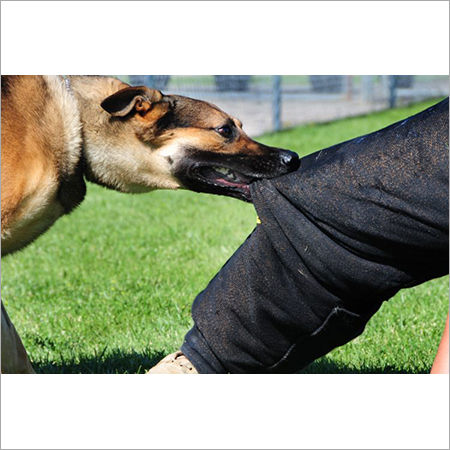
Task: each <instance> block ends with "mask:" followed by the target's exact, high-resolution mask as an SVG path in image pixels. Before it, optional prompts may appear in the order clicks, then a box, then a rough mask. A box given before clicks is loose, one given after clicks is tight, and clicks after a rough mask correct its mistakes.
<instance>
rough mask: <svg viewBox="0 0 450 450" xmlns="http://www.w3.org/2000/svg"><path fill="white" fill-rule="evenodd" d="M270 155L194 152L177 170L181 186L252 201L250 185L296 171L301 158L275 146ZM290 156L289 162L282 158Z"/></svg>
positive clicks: (176, 174)
mask: <svg viewBox="0 0 450 450" xmlns="http://www.w3.org/2000/svg"><path fill="white" fill-rule="evenodd" d="M270 156H271V157H265V158H264V157H260V156H258V157H253V156H248V155H233V156H224V155H221V154H218V153H217V154H214V153H212V152H208V153H207V152H196V153H194V152H192V153H191V154H190V155H189V157H186V158H184V159H183V160H182V161H181V163H179V164H178V165H177V167H176V168H175V170H174V176H175V177H176V178H177V179H178V180H179V181H180V182H181V184H182V186H183V187H184V188H186V189H190V190H191V191H195V192H205V193H208V194H217V195H226V196H228V197H235V198H238V199H240V200H244V201H246V202H251V201H252V195H251V192H250V185H251V184H252V183H253V182H255V181H257V180H262V179H266V178H267V179H268V178H274V177H277V176H280V175H284V174H286V173H288V172H291V171H292V170H296V169H297V168H298V165H299V158H298V156H297V155H296V154H294V153H292V152H290V151H288V150H281V149H275V151H274V152H273V155H270ZM283 157H285V158H286V157H289V161H288V162H287V163H286V161H283Z"/></svg>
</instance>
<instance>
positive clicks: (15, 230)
mask: <svg viewBox="0 0 450 450" xmlns="http://www.w3.org/2000/svg"><path fill="white" fill-rule="evenodd" d="M1 89H2V132H1V139H2V166H1V204H2V206H1V220H2V228H1V238H2V256H5V255H8V254H11V253H14V252H16V251H18V250H20V249H22V248H24V247H25V246H26V245H28V244H29V243H31V242H32V241H33V240H34V239H36V238H37V237H38V236H39V235H41V234H42V233H44V232H45V231H46V230H47V229H49V228H50V227H51V225H52V224H53V223H54V222H55V221H56V220H57V219H58V218H59V217H61V216H62V215H64V214H68V213H70V212H71V211H72V210H73V209H74V208H76V207H77V206H78V205H79V204H80V203H81V202H82V200H83V198H84V196H85V193H86V183H85V180H88V181H91V182H93V183H97V184H100V185H102V186H105V187H107V188H110V189H114V190H117V191H120V192H129V193H141V192H149V191H152V190H155V189H190V190H192V191H196V192H205V193H212V194H220V195H226V196H231V197H235V198H238V199H241V200H244V201H248V202H250V201H251V194H250V189H249V185H250V183H251V182H253V181H255V180H258V179H261V178H272V177H276V176H279V175H283V174H285V173H288V172H291V171H293V170H296V169H297V168H298V166H299V158H298V156H297V154H296V153H293V152H291V151H289V150H283V149H279V148H274V147H268V146H266V145H263V144H260V143H257V142H255V141H254V140H252V139H250V138H249V137H248V136H247V135H246V134H245V132H244V131H243V129H242V123H241V122H240V121H239V120H238V119H236V118H234V117H231V116H230V115H228V114H226V113H225V112H223V111H222V110H220V109H219V108H217V107H216V106H214V105H212V104H210V103H207V102H204V101H200V100H195V99H192V98H188V97H182V96H178V95H164V94H163V93H161V92H160V91H158V90H154V89H150V88H148V87H146V86H130V85H128V84H126V83H124V82H122V81H120V80H118V79H116V78H110V77H97V76H68V77H62V76H2V84H1ZM1 317H2V318H1V321H2V323H1V325H2V332H1V337H2V344H1V350H2V360H1V369H2V372H3V373H33V368H32V365H31V362H30V360H29V358H28V356H27V353H26V351H25V348H24V346H23V344H22V342H21V339H20V337H19V335H18V334H17V332H16V330H15V328H14V325H13V324H12V322H11V321H10V319H9V317H8V314H7V312H6V310H5V308H4V306H3V304H2V316H1Z"/></svg>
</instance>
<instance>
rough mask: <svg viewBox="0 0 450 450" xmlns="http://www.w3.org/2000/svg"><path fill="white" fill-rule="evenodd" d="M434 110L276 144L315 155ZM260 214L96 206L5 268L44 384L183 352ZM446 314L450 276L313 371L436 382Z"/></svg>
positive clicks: (345, 123) (100, 195)
mask: <svg viewBox="0 0 450 450" xmlns="http://www.w3.org/2000/svg"><path fill="white" fill-rule="evenodd" d="M431 103H434V102H427V103H421V104H419V105H414V106H412V107H408V108H401V109H397V110H391V111H385V112H381V113H376V114H372V115H368V116H365V117H358V118H353V119H345V120H340V121H336V122H333V123H328V124H321V125H307V126H301V127H297V128H294V129H292V130H286V131H283V132H280V133H276V134H268V135H265V136H263V137H262V138H261V139H260V140H261V141H263V142H264V143H266V144H272V145H277V146H280V147H284V148H290V149H294V150H296V151H298V152H299V153H300V154H301V155H306V154H308V153H310V152H313V151H315V150H319V149H321V148H324V147H327V146H330V145H333V144H336V143H338V142H341V141H343V140H346V139H350V138H352V137H355V136H357V135H361V134H365V133H367V132H370V131H374V130H376V129H379V128H381V127H384V126H387V125H389V124H390V123H392V122H395V121H397V120H401V119H403V118H405V117H407V116H410V115H411V114H414V113H416V112H418V111H420V110H422V109H424V108H426V107H427V106H428V105H429V104H431ZM255 221H256V215H255V212H254V210H253V207H252V206H251V205H248V204H245V203H243V202H239V201H237V200H234V199H230V198H225V197H218V196H212V195H205V194H201V195H199V194H194V193H191V192H185V191H179V192H169V191H157V192H154V193H151V194H146V195H125V194H120V193H117V192H112V191H107V190H106V189H103V188H101V187H98V186H94V185H91V184H90V185H89V186H88V194H87V198H86V200H85V201H84V202H83V203H82V205H81V206H80V207H79V208H78V209H77V210H75V211H74V212H73V213H72V214H71V215H70V216H66V217H63V218H62V219H60V220H59V221H58V222H57V223H56V224H55V225H54V226H53V227H52V229H51V230H50V231H49V232H48V233H46V234H44V235H43V236H41V237H40V238H39V239H38V240H37V241H35V242H34V243H33V244H32V245H30V246H29V247H27V248H26V249H25V250H23V251H21V252H19V253H17V254H14V255H11V256H9V257H6V258H4V259H3V261H2V269H3V280H2V281H3V283H2V297H3V301H4V302H5V304H6V306H7V309H8V311H9V314H10V316H11V319H12V320H13V322H14V323H15V325H16V328H17V330H18V331H19V334H20V335H21V336H22V339H23V341H24V344H25V347H26V348H27V350H28V352H29V354H30V356H31V359H32V361H33V363H34V366H35V368H36V369H37V371H38V372H43V373H139V372H140V373H142V372H143V371H144V370H146V369H148V368H149V367H151V365H152V364H154V363H155V362H156V361H157V360H159V359H160V358H161V357H163V356H164V355H166V354H167V353H170V352H172V351H174V350H176V349H178V348H179V347H180V345H181V343H182V341H183V337H184V335H185V333H186V332H187V331H188V329H189V328H190V326H191V317H190V308H191V304H192V301H193V300H194V298H195V296H196V295H197V293H199V292H200V291H201V290H202V289H204V288H205V287H206V285H207V283H208V281H209V280H210V279H211V278H212V277H213V275H214V274H215V273H216V272H217V271H218V270H219V269H220V267H221V266H222V265H223V264H224V263H225V262H226V261H227V259H228V258H229V257H230V256H231V255H232V253H233V252H234V251H235V250H236V249H237V248H238V246H239V245H240V244H241V243H242V242H243V241H244V239H245V238H246V236H247V235H248V234H249V233H250V232H251V231H252V229H253V228H254V226H255ZM447 308H448V277H444V278H442V279H438V280H433V281H430V282H428V283H425V284H423V285H421V286H418V287H416V288H413V289H409V290H405V291H401V292H399V294H398V295H396V297H395V298H393V299H391V300H390V301H389V302H388V303H386V304H384V305H383V307H382V308H381V310H380V312H379V313H377V314H376V315H375V317H374V318H373V319H372V320H371V321H370V323H369V324H368V326H367V328H366V331H365V332H364V334H363V335H362V336H360V337H359V338H357V339H355V340H354V341H353V342H351V343H349V344H347V345H346V346H344V347H340V348H338V349H336V350H334V351H333V352H331V353H330V354H328V355H327V356H325V357H324V358H321V359H320V360H318V361H316V362H315V363H313V364H312V365H311V366H310V367H308V368H307V369H306V370H305V372H313V373H314V372H315V373H317V372H357V373H359V372H411V373H419V372H427V371H428V370H429V368H430V367H431V364H432V361H433V357H434V354H435V352H436V349H437V345H438V342H439V338H440V334H441V332H442V329H443V326H444V323H445V315H446V312H447Z"/></svg>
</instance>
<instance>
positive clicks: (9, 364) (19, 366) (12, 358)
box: [2, 302, 35, 373]
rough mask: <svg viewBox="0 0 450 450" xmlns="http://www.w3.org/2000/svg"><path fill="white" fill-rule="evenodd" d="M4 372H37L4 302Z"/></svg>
mask: <svg viewBox="0 0 450 450" xmlns="http://www.w3.org/2000/svg"><path fill="white" fill-rule="evenodd" d="M2 373H35V372H34V370H33V367H32V366H31V362H30V359H29V358H28V355H27V352H26V350H25V347H24V346H23V344H22V340H21V339H20V336H19V334H18V333H17V331H16V328H15V327H14V325H13V323H12V322H11V319H10V318H9V316H8V313H7V312H6V309H5V307H4V306H3V302H2Z"/></svg>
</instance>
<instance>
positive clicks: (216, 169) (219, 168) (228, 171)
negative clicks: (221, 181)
mask: <svg viewBox="0 0 450 450" xmlns="http://www.w3.org/2000/svg"><path fill="white" fill-rule="evenodd" d="M214 170H215V171H216V172H219V173H221V174H222V175H229V173H230V172H231V171H230V169H226V168H225V167H215V168H214Z"/></svg>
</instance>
